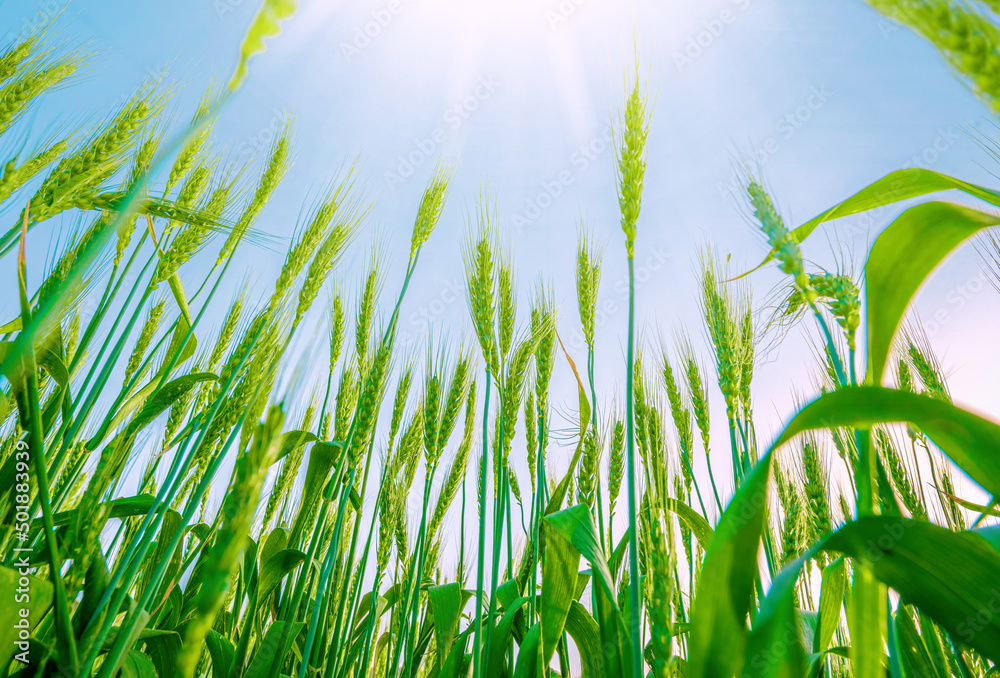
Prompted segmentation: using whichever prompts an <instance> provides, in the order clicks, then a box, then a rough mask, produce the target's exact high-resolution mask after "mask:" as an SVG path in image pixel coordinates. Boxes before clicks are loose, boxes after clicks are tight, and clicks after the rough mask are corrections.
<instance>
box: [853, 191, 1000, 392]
mask: <svg viewBox="0 0 1000 678" xmlns="http://www.w3.org/2000/svg"><path fill="white" fill-rule="evenodd" d="M997 224H1000V216H997V215H995V214H987V213H986V212H981V211H979V210H975V209H971V208H968V207H962V206H961V205H953V204H951V203H945V202H929V203H925V204H923V205H917V206H916V207H911V208H910V209H908V210H906V211H905V212H903V213H902V214H901V215H900V216H899V218H897V219H896V220H895V221H893V222H892V223H891V224H889V226H888V227H886V229H885V230H884V231H883V232H882V233H881V234H880V235H879V237H878V238H876V240H875V243H874V244H873V245H872V248H871V252H869V254H868V262H867V263H866V264H865V302H866V303H865V308H866V313H867V320H868V322H867V323H866V324H867V327H868V383H870V384H881V382H882V376H883V373H884V372H885V365H886V362H887V361H888V359H889V354H890V352H891V351H892V340H893V338H894V337H895V336H896V330H897V329H898V328H899V324H900V323H901V322H902V319H903V315H904V314H905V313H906V309H907V308H908V307H909V305H910V302H911V301H912V300H913V297H914V296H915V295H916V293H917V290H919V289H920V287H921V285H923V283H924V281H925V280H926V279H927V277H928V276H929V275H930V274H931V272H932V271H933V270H934V269H935V268H937V266H938V264H940V263H941V262H942V261H943V260H944V259H945V257H947V256H948V255H949V254H950V253H951V252H952V251H953V250H954V249H955V248H956V247H958V246H959V245H960V244H962V243H963V242H965V241H966V240H968V239H969V238H970V237H972V236H973V235H975V234H976V233H978V232H979V231H982V230H983V229H986V228H989V227H990V226H995V225H997Z"/></svg>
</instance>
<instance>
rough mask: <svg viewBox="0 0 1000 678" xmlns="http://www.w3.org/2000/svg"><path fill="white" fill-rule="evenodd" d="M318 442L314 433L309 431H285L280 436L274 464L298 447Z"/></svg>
mask: <svg viewBox="0 0 1000 678" xmlns="http://www.w3.org/2000/svg"><path fill="white" fill-rule="evenodd" d="M317 440H318V438H317V437H316V434H315V433H310V432H309V431H286V432H285V433H282V434H281V447H280V448H278V455H277V456H276V457H275V458H274V463H277V462H278V461H280V460H282V459H284V458H285V457H287V456H288V455H289V454H291V453H292V451H293V450H295V449H296V448H298V447H302V446H303V445H308V444H309V443H314V442H316V441H317Z"/></svg>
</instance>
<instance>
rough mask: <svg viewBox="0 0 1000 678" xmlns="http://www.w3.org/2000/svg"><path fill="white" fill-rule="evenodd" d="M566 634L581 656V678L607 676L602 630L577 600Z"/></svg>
mask: <svg viewBox="0 0 1000 678" xmlns="http://www.w3.org/2000/svg"><path fill="white" fill-rule="evenodd" d="M566 633H568V634H569V636H570V638H572V639H573V643H574V644H575V645H576V650H577V652H578V653H579V655H580V669H581V671H582V672H583V673H582V674H581V678H600V677H601V676H604V675H606V674H605V668H604V658H603V654H604V653H603V651H602V647H601V631H600V628H599V627H598V626H597V621H596V620H595V619H594V617H593V616H591V614H590V612H588V611H587V608H585V607H584V606H583V605H581V604H580V603H578V602H577V601H575V600H574V601H573V604H572V605H570V608H569V614H568V615H567V616H566ZM522 646H523V645H522Z"/></svg>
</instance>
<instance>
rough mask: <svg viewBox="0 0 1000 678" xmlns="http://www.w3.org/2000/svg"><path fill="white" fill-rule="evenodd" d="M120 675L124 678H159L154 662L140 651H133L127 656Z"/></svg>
mask: <svg viewBox="0 0 1000 678" xmlns="http://www.w3.org/2000/svg"><path fill="white" fill-rule="evenodd" d="M119 675H120V676H121V677H122V678H157V675H156V667H155V666H153V660H152V659H150V658H149V656H148V655H146V654H145V653H144V652H139V651H138V650H132V651H131V652H129V653H128V655H126V656H125V661H124V662H122V668H121V673H120V674H119Z"/></svg>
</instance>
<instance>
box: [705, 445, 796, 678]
mask: <svg viewBox="0 0 1000 678" xmlns="http://www.w3.org/2000/svg"><path fill="white" fill-rule="evenodd" d="M778 444H780V439H779V443H776V444H775V447H777V445H778ZM772 450H773V448H772ZM770 477H771V452H770V451H769V452H768V453H767V454H765V456H764V457H763V458H761V460H760V461H759V462H758V463H757V465H756V466H755V467H754V468H753V470H752V471H751V472H750V474H749V475H748V476H747V477H746V478H745V479H744V481H743V483H742V485H741V486H740V488H739V490H737V492H736V494H735V495H734V496H733V499H732V501H730V503H729V506H728V507H726V510H725V512H724V513H723V514H722V517H721V518H720V519H719V524H718V525H717V526H716V528H715V536H714V537H712V544H711V546H710V547H709V548H708V550H707V552H706V554H705V561H704V565H703V566H702V571H701V575H700V577H699V578H698V583H697V586H696V589H695V599H694V602H693V603H692V605H691V631H690V633H689V635H688V666H687V675H690V676H706V677H708V678H731V676H733V675H736V674H738V672H739V670H740V663H741V660H742V657H743V650H744V646H745V644H746V620H747V615H748V614H749V612H750V607H751V605H752V604H753V597H754V582H755V581H756V580H758V579H759V577H760V571H759V568H758V564H757V558H758V556H759V554H760V544H761V534H762V531H763V528H764V516H765V515H766V514H767V499H768V481H769V479H770Z"/></svg>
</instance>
